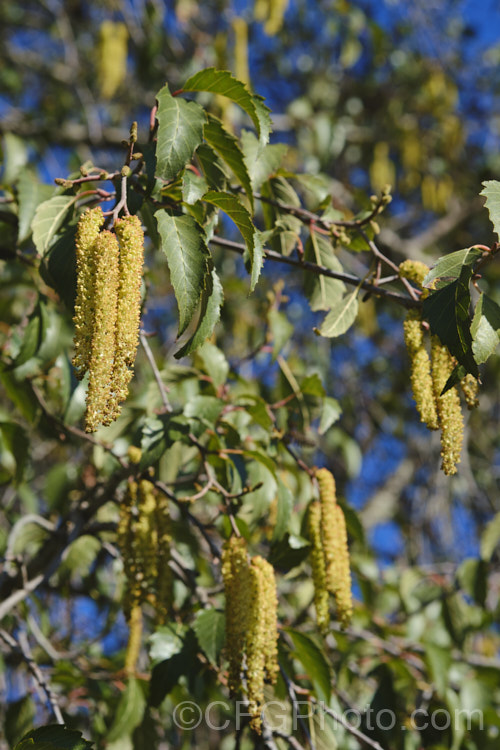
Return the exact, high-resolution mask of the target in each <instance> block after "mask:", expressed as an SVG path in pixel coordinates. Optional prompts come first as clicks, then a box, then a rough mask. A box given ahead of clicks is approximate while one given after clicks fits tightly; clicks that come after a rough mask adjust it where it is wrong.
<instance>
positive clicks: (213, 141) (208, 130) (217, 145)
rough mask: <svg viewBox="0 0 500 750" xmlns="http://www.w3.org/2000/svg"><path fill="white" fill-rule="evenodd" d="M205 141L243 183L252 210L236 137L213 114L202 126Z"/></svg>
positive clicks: (251, 198)
mask: <svg viewBox="0 0 500 750" xmlns="http://www.w3.org/2000/svg"><path fill="white" fill-rule="evenodd" d="M203 135H204V137H205V140H206V142H207V143H208V144H209V145H210V146H211V147H212V148H213V149H214V151H216V152H217V153H218V154H219V156H220V157H221V159H222V160H223V161H225V162H226V164H227V165H228V166H229V167H230V168H231V170H232V171H233V173H234V175H235V176H236V177H237V178H238V180H239V181H240V182H241V184H242V185H243V188H244V190H245V193H246V194H247V196H248V200H249V201H250V205H251V207H252V211H253V193H252V185H251V184H250V177H249V175H248V170H247V165H246V163H245V160H244V158H243V153H242V151H241V149H240V147H239V145H238V141H237V139H236V138H235V137H234V135H231V134H230V133H228V132H227V130H226V129H225V128H224V126H223V124H222V122H221V121H220V120H219V119H217V117H214V116H213V115H209V116H208V122H207V123H206V125H205V127H204V128H203Z"/></svg>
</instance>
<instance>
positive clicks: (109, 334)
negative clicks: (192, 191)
mask: <svg viewBox="0 0 500 750" xmlns="http://www.w3.org/2000/svg"><path fill="white" fill-rule="evenodd" d="M103 224H104V215H103V213H102V210H101V208H99V207H98V208H93V209H90V210H87V211H85V212H84V213H82V215H81V216H80V219H79V221H78V227H77V231H76V268H77V288H76V301H75V314H74V318H73V320H74V323H75V339H74V345H75V356H74V358H73V365H74V367H75V370H76V376H77V378H79V379H80V380H81V379H82V378H83V377H84V375H85V373H87V372H88V374H89V386H88V391H87V408H86V413H85V430H86V431H87V432H95V430H96V429H97V428H98V426H99V425H100V424H103V425H108V424H111V422H113V421H114V420H115V419H116V418H117V417H118V415H119V413H120V408H121V407H120V404H121V402H122V401H124V400H125V399H126V397H127V393H128V384H129V382H130V380H131V379H132V367H133V365H134V361H135V355H136V352H137V346H138V343H139V320H140V308H141V280H142V267H143V263H144V233H143V231H142V228H141V222H140V220H139V218H138V217H137V216H125V217H124V218H123V219H119V220H118V221H117V222H116V223H115V226H114V230H115V231H114V232H109V231H107V230H102V226H103Z"/></svg>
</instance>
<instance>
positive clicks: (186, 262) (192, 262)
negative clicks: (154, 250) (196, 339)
mask: <svg viewBox="0 0 500 750" xmlns="http://www.w3.org/2000/svg"><path fill="white" fill-rule="evenodd" d="M155 216H156V220H157V222H158V232H159V233H160V237H161V247H162V250H163V252H164V253H165V255H166V256H167V262H168V267H169V269H170V278H171V281H172V286H173V288H174V292H175V298H176V300H177V305H178V307H179V332H178V336H180V335H181V334H182V333H184V331H185V330H186V328H187V327H188V325H189V323H190V321H191V319H192V317H193V315H194V313H195V311H196V308H197V306H198V301H199V299H200V297H201V294H202V291H203V288H204V286H205V277H206V274H207V271H208V262H207V259H208V258H209V257H210V253H209V250H208V248H207V245H206V242H205V233H204V231H203V229H202V228H201V227H200V225H199V224H198V222H197V221H195V219H193V217H192V216H171V215H170V214H168V213H167V212H166V211H164V210H162V209H160V210H159V211H156V213H155Z"/></svg>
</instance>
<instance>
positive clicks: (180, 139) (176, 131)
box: [156, 85, 206, 180]
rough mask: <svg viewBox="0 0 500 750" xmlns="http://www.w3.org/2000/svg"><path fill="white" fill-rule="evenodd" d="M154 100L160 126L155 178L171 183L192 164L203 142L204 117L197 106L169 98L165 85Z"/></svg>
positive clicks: (170, 96) (176, 98) (203, 113)
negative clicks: (156, 104) (156, 176)
mask: <svg viewBox="0 0 500 750" xmlns="http://www.w3.org/2000/svg"><path fill="white" fill-rule="evenodd" d="M156 98H157V99H158V111H157V114H156V117H157V119H158V123H159V125H158V142H157V146H156V174H157V175H158V176H159V177H162V178H163V179H164V180H172V179H173V178H174V177H176V176H177V175H178V174H179V172H180V171H181V170H182V169H184V167H185V166H186V164H187V163H188V162H189V161H191V159H192V157H193V154H194V152H195V151H196V149H197V147H198V146H199V145H200V143H201V142H202V140H203V125H204V124H205V122H206V115H205V112H204V111H203V109H202V108H201V107H200V105H199V104H196V102H186V101H184V99H181V98H179V97H176V96H172V95H171V93H170V91H169V88H168V86H166V85H165V86H164V87H163V88H162V89H161V91H160V92H159V93H158V96H157V97H156Z"/></svg>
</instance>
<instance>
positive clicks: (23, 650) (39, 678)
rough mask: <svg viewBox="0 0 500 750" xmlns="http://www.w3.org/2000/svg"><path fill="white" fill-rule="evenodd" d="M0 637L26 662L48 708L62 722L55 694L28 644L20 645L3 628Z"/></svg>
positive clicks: (58, 721)
mask: <svg viewBox="0 0 500 750" xmlns="http://www.w3.org/2000/svg"><path fill="white" fill-rule="evenodd" d="M0 638H1V639H2V640H3V642H4V643H5V644H6V645H7V646H8V647H9V648H10V649H11V651H14V652H15V653H16V654H19V655H20V656H21V657H22V659H23V661H25V662H26V665H27V667H28V669H29V670H30V672H31V674H32V675H33V677H34V678H35V680H36V682H37V683H38V685H40V687H41V688H42V690H43V692H44V693H45V695H46V696H47V701H48V703H49V705H50V708H51V710H52V713H53V714H54V716H55V719H56V721H57V723H58V724H64V719H63V715H62V713H61V709H60V708H59V703H58V698H57V695H56V694H55V693H54V691H53V690H52V688H51V687H50V685H49V683H48V682H47V681H46V680H45V678H44V676H43V674H42V671H41V669H40V667H39V666H38V664H37V663H36V661H35V660H34V659H33V656H32V655H31V653H30V651H29V650H28V648H29V647H28V644H27V643H26V644H25V645H24V647H23V646H21V644H20V643H19V642H18V641H16V639H15V638H13V636H11V635H10V634H9V633H7V631H6V630H4V629H3V628H1V629H0Z"/></svg>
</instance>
